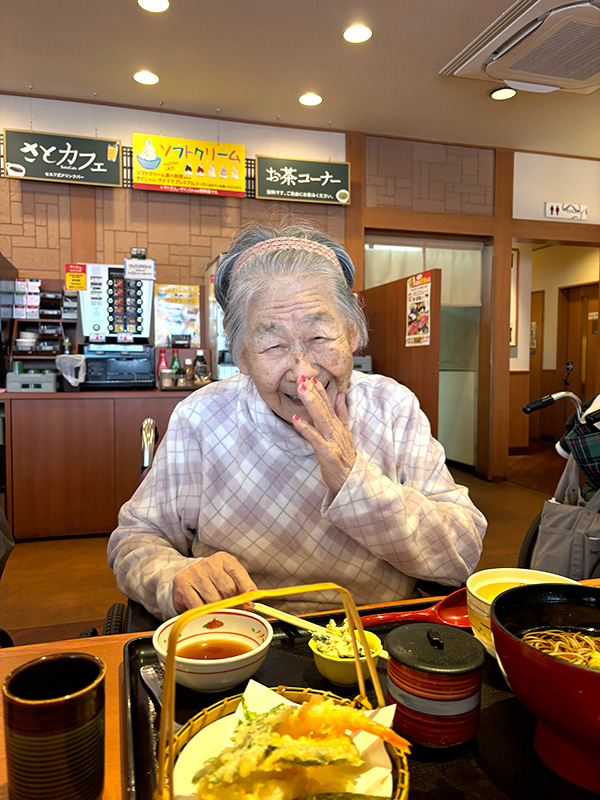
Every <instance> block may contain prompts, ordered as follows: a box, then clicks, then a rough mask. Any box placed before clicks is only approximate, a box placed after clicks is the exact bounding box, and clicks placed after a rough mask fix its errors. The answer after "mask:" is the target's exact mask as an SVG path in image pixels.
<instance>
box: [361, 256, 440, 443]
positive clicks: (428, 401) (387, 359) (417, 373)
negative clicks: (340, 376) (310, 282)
mask: <svg viewBox="0 0 600 800" xmlns="http://www.w3.org/2000/svg"><path fill="white" fill-rule="evenodd" d="M431 278H432V282H431V313H430V315H429V317H430V322H431V343H430V344H429V345H428V346H424V347H406V346H405V344H404V340H405V336H406V319H407V316H406V282H407V278H403V279H402V280H399V281H393V282H392V283H386V284H384V285H383V286H375V287H373V288H372V289H366V290H365V291H364V292H363V293H362V295H363V297H364V300H365V313H366V315H367V320H368V323H369V347H368V348H367V353H368V354H370V355H371V356H372V359H373V372H376V373H379V374H380V375H388V376H389V377H391V378H394V379H395V380H397V381H398V383H402V384H404V385H405V386H407V387H408V388H409V389H410V390H411V391H413V392H414V393H415V394H416V395H417V397H418V399H419V403H420V405H421V408H422V409H423V411H424V412H425V414H426V416H427V418H428V419H429V422H430V424H431V430H432V433H433V435H434V436H437V428H438V408H439V397H438V395H439V365H440V301H441V287H442V273H441V270H439V269H435V270H432V271H431Z"/></svg>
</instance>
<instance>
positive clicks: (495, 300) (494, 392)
mask: <svg viewBox="0 0 600 800" xmlns="http://www.w3.org/2000/svg"><path fill="white" fill-rule="evenodd" d="M366 136H367V134H365V133H357V132H351V131H348V132H346V160H347V161H349V162H350V163H351V165H352V169H351V174H352V203H351V204H350V205H349V206H347V207H346V212H345V216H346V235H345V243H346V249H347V251H348V253H349V254H350V256H351V258H352V260H353V261H354V264H355V267H356V282H355V286H356V290H357V291H360V290H361V289H362V288H363V274H364V245H365V235H366V233H367V231H368V232H369V233H379V234H390V233H404V234H419V233H426V234H428V235H430V234H442V235H447V236H452V235H456V236H459V237H460V236H466V237H468V236H475V237H477V238H480V239H482V240H486V239H487V240H488V243H489V244H490V245H491V246H492V247H493V248H494V250H493V254H494V255H493V264H492V266H491V268H490V269H489V270H488V271H487V272H488V273H489V274H484V276H483V278H484V292H483V295H484V297H483V302H484V305H483V306H482V324H481V326H480V367H481V368H480V371H479V386H480V391H479V398H480V404H479V406H478V421H477V449H478V460H477V465H476V471H477V474H478V475H480V476H481V477H484V478H488V479H489V480H492V479H504V478H505V477H506V466H507V458H508V442H509V430H508V419H509V396H510V344H509V336H508V331H509V326H510V279H511V250H512V247H513V244H512V243H513V239H515V240H519V241H521V242H534V241H537V242H549V243H552V244H579V245H584V246H589V247H600V225H593V224H589V223H583V222H577V223H572V222H557V221H556V220H548V221H546V220H528V219H515V218H513V215H512V213H513V183H514V154H515V152H516V151H514V150H509V149H506V148H501V147H497V148H490V149H492V150H494V156H495V158H494V214H493V216H492V217H482V216H477V215H465V214H440V213H433V212H420V211H407V210H404V209H401V208H372V207H368V206H365V204H364V203H365V190H364V183H365V162H366V159H365V145H366ZM389 138H394V137H389ZM397 138H399V139H400V138H402V137H397ZM599 349H600V348H599Z"/></svg>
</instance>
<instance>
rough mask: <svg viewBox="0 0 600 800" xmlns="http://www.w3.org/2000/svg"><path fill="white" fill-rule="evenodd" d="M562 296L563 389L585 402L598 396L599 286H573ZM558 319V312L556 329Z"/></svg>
mask: <svg viewBox="0 0 600 800" xmlns="http://www.w3.org/2000/svg"><path fill="white" fill-rule="evenodd" d="M561 294H562V295H563V298H562V303H561V305H565V304H566V326H565V329H566V334H567V336H566V342H565V358H564V360H565V380H566V384H565V388H566V389H567V390H568V391H570V392H574V394H576V395H577V396H578V397H580V398H581V399H582V400H583V401H585V400H587V399H589V398H590V397H594V396H595V395H596V394H597V389H596V372H597V370H596V360H597V342H598V284H597V283H591V284H588V285H586V286H572V287H569V288H567V289H561ZM563 313H564V312H563ZM560 316H561V308H559V325H560ZM571 365H572V370H571V369H570V366H571ZM567 367H569V369H567Z"/></svg>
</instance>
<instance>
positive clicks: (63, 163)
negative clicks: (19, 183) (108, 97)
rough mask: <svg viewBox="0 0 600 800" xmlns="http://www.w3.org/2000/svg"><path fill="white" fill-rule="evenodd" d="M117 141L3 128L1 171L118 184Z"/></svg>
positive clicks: (21, 176) (9, 175) (18, 175)
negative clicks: (2, 161)
mask: <svg viewBox="0 0 600 800" xmlns="http://www.w3.org/2000/svg"><path fill="white" fill-rule="evenodd" d="M121 151H122V147H121V142H120V140H119V139H96V138H92V137H87V136H69V135H68V134H56V133H41V132H39V131H18V130H9V129H8V128H5V129H4V174H5V176H6V177H7V178H19V179H21V180H33V181H53V182H57V183H77V184H84V185H85V184H91V185H92V186H121V185H122V183H123V180H122V175H123V171H122V169H121Z"/></svg>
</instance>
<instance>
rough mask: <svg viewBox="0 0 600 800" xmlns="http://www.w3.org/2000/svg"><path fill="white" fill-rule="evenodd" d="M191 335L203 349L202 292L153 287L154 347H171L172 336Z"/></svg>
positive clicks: (170, 286) (192, 288)
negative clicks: (201, 338) (201, 322)
mask: <svg viewBox="0 0 600 800" xmlns="http://www.w3.org/2000/svg"><path fill="white" fill-rule="evenodd" d="M179 334H183V335H189V336H190V337H191V338H190V347H200V289H199V287H198V286H179V285H173V284H165V283H159V284H157V285H156V286H155V287H154V344H155V345H157V346H159V345H160V346H163V347H169V342H170V340H169V336H172V335H179Z"/></svg>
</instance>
